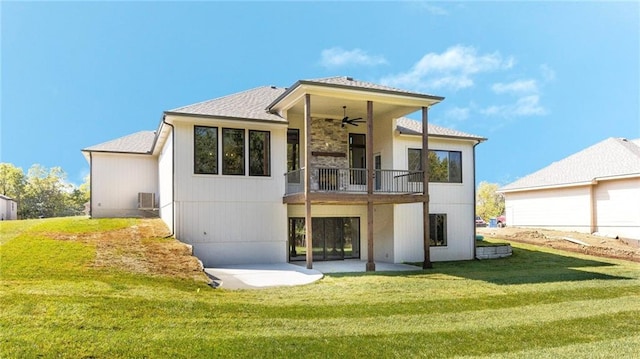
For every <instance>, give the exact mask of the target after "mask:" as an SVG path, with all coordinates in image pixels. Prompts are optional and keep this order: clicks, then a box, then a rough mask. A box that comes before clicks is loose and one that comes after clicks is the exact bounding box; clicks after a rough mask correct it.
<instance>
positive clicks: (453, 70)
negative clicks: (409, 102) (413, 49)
mask: <svg viewBox="0 0 640 359" xmlns="http://www.w3.org/2000/svg"><path fill="white" fill-rule="evenodd" d="M514 62H515V61H514V59H513V58H511V57H509V58H503V57H502V55H500V53H499V52H494V53H489V54H478V52H477V51H476V49H475V48H474V47H470V46H462V45H456V46H453V47H450V48H448V49H447V50H446V51H445V52H443V53H440V54H438V53H433V52H431V53H428V54H426V55H424V56H423V57H422V58H421V59H420V61H418V62H417V63H416V64H415V65H413V66H412V68H411V69H410V70H409V71H408V72H404V73H400V74H397V75H392V76H389V77H386V78H383V79H382V80H381V82H382V83H384V84H387V85H390V86H397V87H402V88H412V89H419V90H420V89H429V90H430V89H439V88H447V89H451V90H459V89H463V88H468V87H472V86H473V85H474V80H473V77H474V76H475V75H477V74H480V73H484V72H491V71H497V70H504V69H509V68H511V67H513V64H514Z"/></svg>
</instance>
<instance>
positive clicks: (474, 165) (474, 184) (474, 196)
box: [470, 141, 482, 259]
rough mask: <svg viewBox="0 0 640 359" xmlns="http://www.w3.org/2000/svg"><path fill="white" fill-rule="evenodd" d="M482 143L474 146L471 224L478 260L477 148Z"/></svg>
mask: <svg viewBox="0 0 640 359" xmlns="http://www.w3.org/2000/svg"><path fill="white" fill-rule="evenodd" d="M480 143H482V141H478V142H476V144H475V145H473V221H472V222H470V223H473V259H476V255H477V253H476V238H477V236H478V229H477V227H476V216H477V213H476V207H477V206H476V200H477V199H476V196H477V194H476V191H477V190H476V187H477V186H476V146H477V145H479V144H480Z"/></svg>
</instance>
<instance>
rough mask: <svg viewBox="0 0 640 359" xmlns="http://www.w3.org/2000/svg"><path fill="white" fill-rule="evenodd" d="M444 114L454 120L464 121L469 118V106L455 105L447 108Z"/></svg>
mask: <svg viewBox="0 0 640 359" xmlns="http://www.w3.org/2000/svg"><path fill="white" fill-rule="evenodd" d="M444 115H445V116H446V117H447V118H450V119H453V120H457V121H463V120H466V119H467V118H469V108H466V107H453V108H451V109H449V110H447V111H446V112H445V114H444Z"/></svg>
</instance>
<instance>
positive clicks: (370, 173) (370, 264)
mask: <svg viewBox="0 0 640 359" xmlns="http://www.w3.org/2000/svg"><path fill="white" fill-rule="evenodd" d="M366 141H367V148H366V152H367V159H366V161H367V163H366V165H367V166H366V167H367V194H368V200H367V268H366V269H367V272H373V271H375V270H376V263H375V262H374V260H373V201H372V200H371V195H372V194H373V178H374V173H375V172H374V171H375V170H374V164H373V102H372V101H367V138H366Z"/></svg>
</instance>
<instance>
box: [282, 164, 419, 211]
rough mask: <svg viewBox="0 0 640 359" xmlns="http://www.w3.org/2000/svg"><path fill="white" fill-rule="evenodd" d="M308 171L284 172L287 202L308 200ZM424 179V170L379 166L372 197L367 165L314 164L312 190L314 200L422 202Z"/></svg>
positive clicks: (285, 200)
mask: <svg viewBox="0 0 640 359" xmlns="http://www.w3.org/2000/svg"><path fill="white" fill-rule="evenodd" d="M304 171H305V169H304V168H302V169H299V170H296V171H291V172H288V173H286V174H285V175H284V176H285V196H284V199H283V202H284V203H303V202H304V192H305V190H304V180H303V179H304ZM422 178H423V172H422V171H407V170H383V169H376V170H374V174H373V193H372V196H368V194H369V193H368V186H367V169H366V168H331V167H311V173H310V181H309V185H310V189H309V193H310V195H311V200H312V201H314V202H335V203H339V202H343V201H344V202H349V203H353V202H354V201H355V202H363V203H366V202H367V201H368V200H372V201H373V202H376V203H407V202H421V201H422V200H423V198H422V196H421V195H422V194H423V191H422V188H423V187H422V182H423V181H422Z"/></svg>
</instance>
